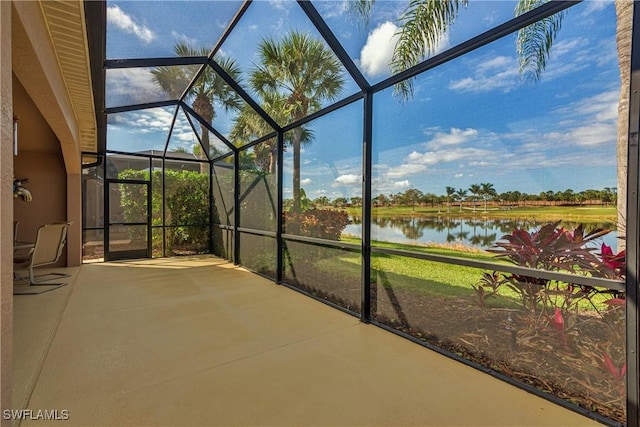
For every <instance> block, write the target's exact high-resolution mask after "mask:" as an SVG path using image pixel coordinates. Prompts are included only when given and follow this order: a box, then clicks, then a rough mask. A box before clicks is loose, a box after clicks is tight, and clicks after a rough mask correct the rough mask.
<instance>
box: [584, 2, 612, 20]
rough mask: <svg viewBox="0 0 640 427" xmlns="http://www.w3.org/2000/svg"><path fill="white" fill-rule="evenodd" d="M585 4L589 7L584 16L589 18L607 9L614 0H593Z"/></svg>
mask: <svg viewBox="0 0 640 427" xmlns="http://www.w3.org/2000/svg"><path fill="white" fill-rule="evenodd" d="M585 3H586V4H587V7H586V10H585V11H584V12H582V15H583V16H587V15H590V14H592V13H593V12H599V11H601V10H603V9H605V8H606V7H607V6H609V5H611V4H612V3H613V0H593V1H586V2H585Z"/></svg>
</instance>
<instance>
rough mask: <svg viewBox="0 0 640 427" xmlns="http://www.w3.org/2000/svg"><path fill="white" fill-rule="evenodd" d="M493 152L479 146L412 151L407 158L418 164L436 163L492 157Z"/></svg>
mask: <svg viewBox="0 0 640 427" xmlns="http://www.w3.org/2000/svg"><path fill="white" fill-rule="evenodd" d="M492 156H495V153H492V152H491V151H488V150H481V149H479V148H453V149H446V150H440V151H427V152H424V153H419V152H417V151H413V152H412V153H411V154H409V156H408V157H407V159H408V160H409V161H410V162H411V163H417V164H420V165H436V164H439V163H444V162H455V161H459V160H463V159H477V158H483V157H484V158H492Z"/></svg>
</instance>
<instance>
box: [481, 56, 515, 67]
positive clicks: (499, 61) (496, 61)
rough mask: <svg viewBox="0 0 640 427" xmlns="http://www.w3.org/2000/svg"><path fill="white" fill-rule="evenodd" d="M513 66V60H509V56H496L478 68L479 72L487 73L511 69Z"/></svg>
mask: <svg viewBox="0 0 640 427" xmlns="http://www.w3.org/2000/svg"><path fill="white" fill-rule="evenodd" d="M512 66H513V58H509V57H508V56H496V57H495V58H492V59H490V60H488V61H485V62H483V63H482V64H480V65H479V66H478V70H480V71H487V70H495V69H497V68H498V69H499V68H509V67H512Z"/></svg>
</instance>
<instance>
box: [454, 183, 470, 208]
mask: <svg viewBox="0 0 640 427" xmlns="http://www.w3.org/2000/svg"><path fill="white" fill-rule="evenodd" d="M455 196H456V198H457V199H458V200H459V201H460V212H462V202H464V199H465V198H466V197H467V190H463V189H462V188H458V189H457V190H456V194H455Z"/></svg>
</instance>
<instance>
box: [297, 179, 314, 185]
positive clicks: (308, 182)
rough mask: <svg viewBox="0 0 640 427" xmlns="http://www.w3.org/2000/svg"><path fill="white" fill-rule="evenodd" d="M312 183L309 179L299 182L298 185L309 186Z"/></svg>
mask: <svg viewBox="0 0 640 427" xmlns="http://www.w3.org/2000/svg"><path fill="white" fill-rule="evenodd" d="M312 182H313V181H311V178H305V179H302V180H300V184H301V185H309V184H311V183H312Z"/></svg>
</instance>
